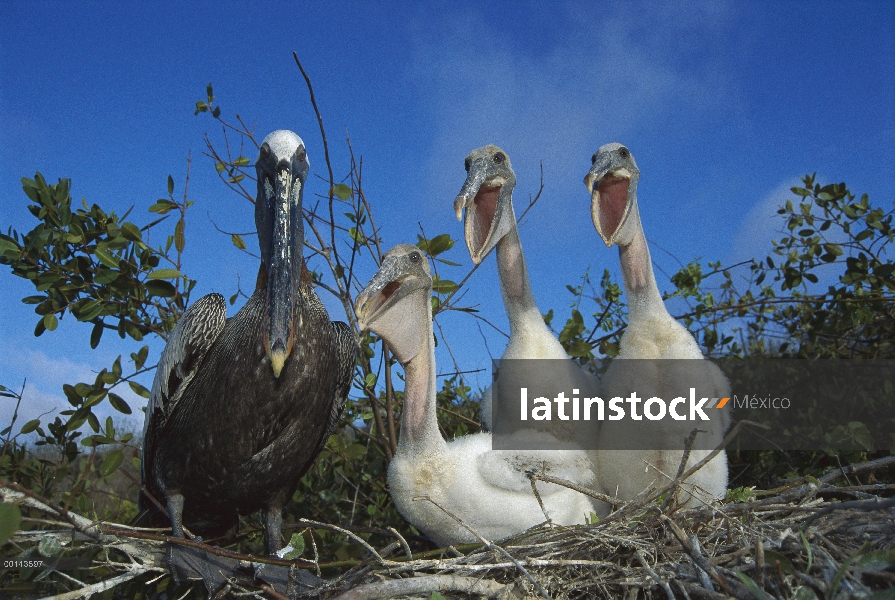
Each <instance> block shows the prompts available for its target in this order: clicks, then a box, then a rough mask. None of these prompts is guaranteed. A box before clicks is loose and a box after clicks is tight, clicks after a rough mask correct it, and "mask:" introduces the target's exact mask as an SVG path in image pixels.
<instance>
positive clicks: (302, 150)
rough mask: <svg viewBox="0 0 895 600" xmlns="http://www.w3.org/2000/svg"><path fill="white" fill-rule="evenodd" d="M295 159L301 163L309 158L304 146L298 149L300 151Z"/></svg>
mask: <svg viewBox="0 0 895 600" xmlns="http://www.w3.org/2000/svg"><path fill="white" fill-rule="evenodd" d="M295 157H296V158H297V159H298V160H299V162H301V161H303V160H304V159H305V158H307V157H308V153H307V152H305V147H304V146H302V147H301V148H299V149H298V151H297V152H296V153H295Z"/></svg>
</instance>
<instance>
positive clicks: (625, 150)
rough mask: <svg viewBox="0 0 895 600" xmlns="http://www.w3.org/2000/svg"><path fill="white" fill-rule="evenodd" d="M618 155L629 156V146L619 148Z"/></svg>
mask: <svg viewBox="0 0 895 600" xmlns="http://www.w3.org/2000/svg"><path fill="white" fill-rule="evenodd" d="M618 155H619V156H621V157H622V158H628V149H627V148H621V149H619V151H618Z"/></svg>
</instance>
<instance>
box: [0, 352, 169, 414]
mask: <svg viewBox="0 0 895 600" xmlns="http://www.w3.org/2000/svg"><path fill="white" fill-rule="evenodd" d="M122 360H123V361H124V360H125V359H122ZM102 368H108V365H103V366H96V365H90V364H87V363H84V362H75V361H73V360H71V359H69V358H67V357H64V356H63V357H60V358H53V357H50V356H47V355H46V354H45V353H43V352H41V351H39V350H29V349H23V350H21V351H19V352H7V353H3V354H0V370H2V371H4V372H5V373H15V374H16V376H17V377H18V378H20V380H26V383H25V388H24V393H23V394H22V402H21V404H20V406H19V410H18V416H17V421H16V426H15V428H14V432H17V431H18V430H19V429H20V428H21V426H22V425H23V424H25V423H26V422H28V421H30V420H31V419H36V418H38V417H40V419H41V422H42V423H46V422H48V421H52V420H53V418H54V417H55V416H56V415H58V413H59V411H61V410H67V409H69V408H72V406H71V404H70V403H69V402H68V400H67V399H66V397H65V394H64V393H63V392H62V385H63V384H64V383H68V384H75V383H78V382H85V383H92V382H93V381H94V380H95V379H96V374H97V372H98V371H99V370H101V369H102ZM7 377H8V375H7ZM146 379H148V380H149V381H151V374H150V375H149V377H148V378H146V376H144V379H143V380H141V383H143V384H144V385H147V386H148V383H147V381H146ZM3 384H4V385H6V386H7V387H9V388H12V389H13V390H14V391H15V392H16V393H18V392H20V391H21V390H22V387H21V385H22V384H21V381H20V382H13V381H11V380H6V381H4V382H3ZM115 393H117V394H118V395H119V396H121V397H122V398H123V399H124V400H125V402H127V403H128V405H129V406H130V408H131V410H132V411H133V412H132V414H131V415H129V416H126V415H123V414H121V413H119V412H118V411H116V410H114V409H113V408H112V407H111V406H110V405H109V404H108V403H107V402H102V403H100V404H99V405H97V407H96V408H94V414H96V415H97V417H99V419H100V421H104V420H105V418H106V417H107V416H109V415H111V416H112V418H113V420H114V421H115V422H116V423H117V424H118V425H119V426H124V427H125V428H126V429H125V430H133V431H137V430H140V429H142V422H143V418H142V414H143V413H142V411H140V408H141V407H142V406H145V404H146V401H145V400H144V399H143V398H141V397H139V396H137V395H136V394H134V393H133V392H132V391H131V389H130V386H128V385H126V384H125V385H120V386H118V387H116V388H115ZM14 409H15V399H13V398H0V429H2V428H5V427H6V426H7V425H9V423H10V422H11V421H12V417H13V411H14ZM63 420H64V417H63Z"/></svg>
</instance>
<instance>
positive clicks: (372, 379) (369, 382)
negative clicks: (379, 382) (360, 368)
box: [364, 373, 376, 390]
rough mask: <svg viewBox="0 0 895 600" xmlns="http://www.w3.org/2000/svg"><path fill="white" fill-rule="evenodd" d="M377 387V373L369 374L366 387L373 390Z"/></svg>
mask: <svg viewBox="0 0 895 600" xmlns="http://www.w3.org/2000/svg"><path fill="white" fill-rule="evenodd" d="M375 386H376V373H367V375H366V377H364V387H366V388H369V389H371V390H372V389H373V388H374V387H375Z"/></svg>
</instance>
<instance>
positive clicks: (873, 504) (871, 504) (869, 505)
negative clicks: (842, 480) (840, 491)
mask: <svg viewBox="0 0 895 600" xmlns="http://www.w3.org/2000/svg"><path fill="white" fill-rule="evenodd" d="M892 506H895V498H886V499H885V500H884V499H882V498H874V499H873V500H855V501H854V502H836V503H835V504H831V505H829V506H827V507H826V508H822V509H821V510H819V511H817V512H816V513H814V514H813V515H811V516H810V517H808V518H807V519H805V521H803V523H802V531H807V530H808V527H809V526H810V525H811V523H813V522H814V520H815V519H817V518H818V517H820V516H822V515H827V514H830V513H831V512H833V511H835V510H861V511H868V510H885V509H887V508H890V507H892Z"/></svg>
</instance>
